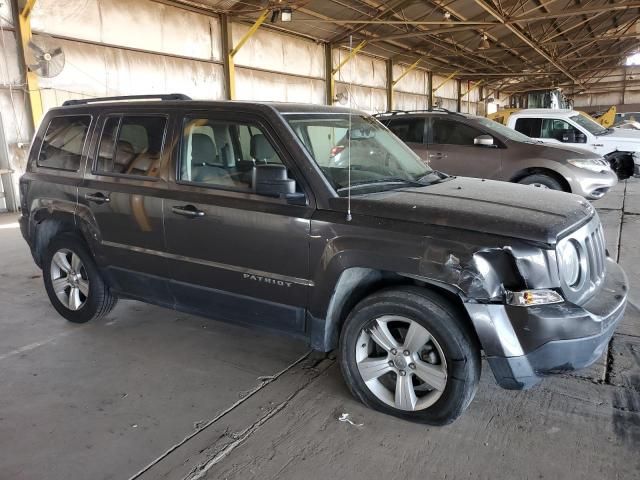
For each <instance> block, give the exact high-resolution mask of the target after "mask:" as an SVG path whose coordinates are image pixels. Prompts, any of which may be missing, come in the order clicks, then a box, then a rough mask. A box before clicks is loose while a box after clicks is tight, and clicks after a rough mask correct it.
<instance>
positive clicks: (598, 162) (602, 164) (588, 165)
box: [567, 158, 611, 172]
mask: <svg viewBox="0 0 640 480" xmlns="http://www.w3.org/2000/svg"><path fill="white" fill-rule="evenodd" d="M567 162H569V163H570V164H571V165H573V166H574V167H578V168H584V169H585V170H590V171H592V172H602V171H604V170H610V169H611V166H610V165H609V162H607V161H606V160H605V159H599V158H598V159H592V158H589V159H586V158H572V159H569V160H567Z"/></svg>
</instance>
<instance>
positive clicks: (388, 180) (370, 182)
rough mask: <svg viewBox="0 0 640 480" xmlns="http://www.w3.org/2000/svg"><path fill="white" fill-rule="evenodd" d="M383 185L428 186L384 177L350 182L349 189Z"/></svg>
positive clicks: (342, 188)
mask: <svg viewBox="0 0 640 480" xmlns="http://www.w3.org/2000/svg"><path fill="white" fill-rule="evenodd" d="M383 183H397V184H402V185H412V186H414V187H424V186H426V185H428V184H427V183H422V182H419V181H417V180H409V179H406V178H400V177H385V178H378V179H375V180H362V181H360V182H352V183H351V188H362V187H366V186H368V185H376V184H378V185H379V184H383ZM348 189H349V187H348V186H345V187H340V188H339V189H338V192H343V191H345V190H348Z"/></svg>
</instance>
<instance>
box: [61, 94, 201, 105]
mask: <svg viewBox="0 0 640 480" xmlns="http://www.w3.org/2000/svg"><path fill="white" fill-rule="evenodd" d="M128 100H162V101H166V100H191V97H189V96H187V95H184V94H183V93H169V94H164V95H163V94H160V95H123V96H119V97H96V98H82V99H78V100H67V101H66V102H64V103H63V104H62V106H63V107H69V106H71V105H86V104H88V103H100V102H125V101H128Z"/></svg>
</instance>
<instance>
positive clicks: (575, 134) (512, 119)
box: [506, 108, 640, 180]
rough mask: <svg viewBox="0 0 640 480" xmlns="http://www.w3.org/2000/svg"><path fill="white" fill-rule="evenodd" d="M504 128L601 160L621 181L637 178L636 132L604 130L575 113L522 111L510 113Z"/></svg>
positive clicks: (639, 150) (639, 140)
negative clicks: (602, 159)
mask: <svg viewBox="0 0 640 480" xmlns="http://www.w3.org/2000/svg"><path fill="white" fill-rule="evenodd" d="M506 123H507V126H508V127H510V128H513V129H514V130H517V131H518V132H520V133H523V134H525V135H527V136H529V137H531V138H535V139H538V140H542V141H543V142H545V143H560V144H563V145H567V146H572V147H578V148H583V149H586V150H590V151H593V152H595V153H598V154H600V155H602V156H603V157H605V158H606V159H607V160H608V161H609V162H610V164H611V168H612V169H613V170H614V171H615V172H616V173H617V174H618V178H619V179H621V180H624V179H625V178H628V177H630V176H632V175H634V176H640V131H635V130H628V129H620V128H604V127H603V126H601V125H600V124H598V123H597V122H595V121H594V120H593V119H592V118H591V117H589V116H588V115H585V114H584V113H582V112H577V111H575V110H551V109H544V108H541V109H525V110H520V111H517V112H514V113H512V114H511V115H510V116H509V118H508V119H507V122H506Z"/></svg>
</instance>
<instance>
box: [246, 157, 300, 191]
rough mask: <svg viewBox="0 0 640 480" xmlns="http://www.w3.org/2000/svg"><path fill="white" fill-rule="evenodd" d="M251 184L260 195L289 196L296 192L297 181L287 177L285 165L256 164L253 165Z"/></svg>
mask: <svg viewBox="0 0 640 480" xmlns="http://www.w3.org/2000/svg"><path fill="white" fill-rule="evenodd" d="M251 185H253V190H254V191H255V192H256V193H257V194H258V195H265V196H267V197H285V198H286V197H287V195H291V194H295V193H296V181H295V180H294V179H292V178H289V177H287V167H285V166H284V165H256V166H254V167H253V171H252V178H251Z"/></svg>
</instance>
